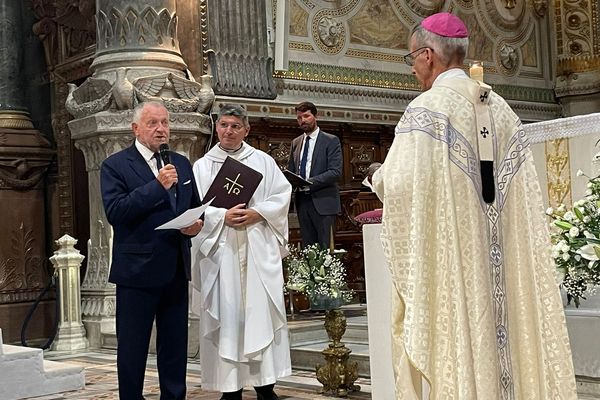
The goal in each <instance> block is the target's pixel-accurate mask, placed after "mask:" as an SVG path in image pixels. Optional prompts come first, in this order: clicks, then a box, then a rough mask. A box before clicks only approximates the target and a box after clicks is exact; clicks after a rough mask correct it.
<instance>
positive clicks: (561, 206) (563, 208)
mask: <svg viewBox="0 0 600 400" xmlns="http://www.w3.org/2000/svg"><path fill="white" fill-rule="evenodd" d="M566 209H567V207H566V206H565V205H564V204H561V205H560V206H558V212H565V210H566Z"/></svg>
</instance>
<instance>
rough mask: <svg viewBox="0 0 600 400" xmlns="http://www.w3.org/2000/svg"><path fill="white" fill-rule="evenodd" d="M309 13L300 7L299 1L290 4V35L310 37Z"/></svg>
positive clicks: (295, 0)
mask: <svg viewBox="0 0 600 400" xmlns="http://www.w3.org/2000/svg"><path fill="white" fill-rule="evenodd" d="M307 26H308V12H306V11H305V10H304V9H303V8H302V7H300V6H299V5H298V2H297V0H292V1H291V2H290V35H294V36H306V37H308V28H307Z"/></svg>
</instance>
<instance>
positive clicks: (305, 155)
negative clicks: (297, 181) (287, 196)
mask: <svg viewBox="0 0 600 400" xmlns="http://www.w3.org/2000/svg"><path fill="white" fill-rule="evenodd" d="M309 140H310V136H306V140H304V151H303V152H302V158H301V159H300V176H301V177H303V178H304V179H306V160H307V159H308V141H309Z"/></svg>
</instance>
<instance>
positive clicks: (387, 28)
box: [348, 0, 409, 49]
mask: <svg viewBox="0 0 600 400" xmlns="http://www.w3.org/2000/svg"><path fill="white" fill-rule="evenodd" d="M348 26H349V27H350V29H349V30H350V43H356V44H363V45H370V46H376V47H380V48H387V49H406V48H407V47H408V43H407V40H408V36H409V32H408V29H407V28H406V27H404V26H402V24H401V22H400V20H399V19H398V17H397V16H396V14H395V13H394V10H393V9H392V6H391V4H390V3H389V1H387V0H372V1H369V2H367V3H365V4H364V5H363V6H362V7H361V9H360V10H359V11H358V12H357V13H356V14H355V15H354V16H353V17H352V18H350V19H349V20H348Z"/></svg>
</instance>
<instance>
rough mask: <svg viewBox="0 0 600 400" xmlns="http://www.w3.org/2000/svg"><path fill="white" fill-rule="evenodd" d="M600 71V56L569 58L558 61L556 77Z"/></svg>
mask: <svg viewBox="0 0 600 400" xmlns="http://www.w3.org/2000/svg"><path fill="white" fill-rule="evenodd" d="M598 70H600V55H594V56H581V57H568V58H562V59H559V60H558V63H557V65H556V76H561V75H570V74H572V73H582V72H591V71H598Z"/></svg>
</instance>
